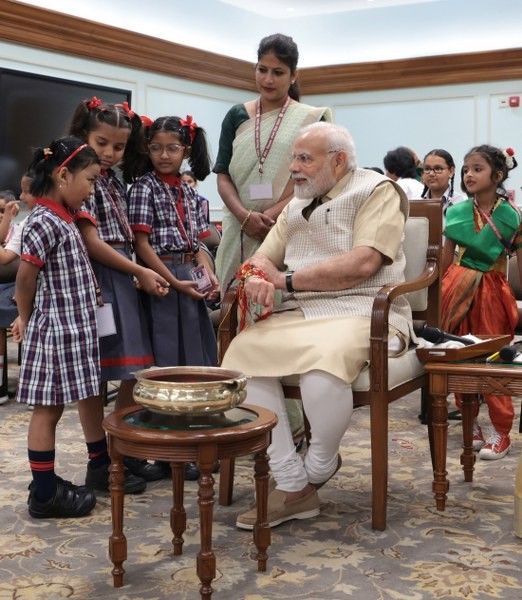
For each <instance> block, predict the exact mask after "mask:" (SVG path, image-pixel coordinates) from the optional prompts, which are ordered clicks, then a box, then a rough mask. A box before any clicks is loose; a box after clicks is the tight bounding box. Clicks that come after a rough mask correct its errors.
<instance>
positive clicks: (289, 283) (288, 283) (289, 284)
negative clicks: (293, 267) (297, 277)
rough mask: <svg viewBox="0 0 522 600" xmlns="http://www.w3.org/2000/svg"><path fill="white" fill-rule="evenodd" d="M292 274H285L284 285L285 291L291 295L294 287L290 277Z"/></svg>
mask: <svg viewBox="0 0 522 600" xmlns="http://www.w3.org/2000/svg"><path fill="white" fill-rule="evenodd" d="M293 274H294V272H293V271H287V272H286V273H285V283H286V289H287V290H288V291H289V292H290V293H291V294H292V293H293V292H295V290H294V286H293V285H292V275H293Z"/></svg>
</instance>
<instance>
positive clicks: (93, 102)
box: [87, 96, 103, 110]
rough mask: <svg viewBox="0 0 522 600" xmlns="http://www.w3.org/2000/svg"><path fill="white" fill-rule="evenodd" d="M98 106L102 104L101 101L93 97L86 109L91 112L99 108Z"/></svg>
mask: <svg viewBox="0 0 522 600" xmlns="http://www.w3.org/2000/svg"><path fill="white" fill-rule="evenodd" d="M100 104H103V100H100V99H99V98H96V96H93V97H92V98H91V101H90V102H89V104H87V108H88V109H89V110H92V109H93V108H96V107H98V106H100Z"/></svg>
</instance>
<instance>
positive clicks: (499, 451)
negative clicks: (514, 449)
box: [479, 430, 511, 460]
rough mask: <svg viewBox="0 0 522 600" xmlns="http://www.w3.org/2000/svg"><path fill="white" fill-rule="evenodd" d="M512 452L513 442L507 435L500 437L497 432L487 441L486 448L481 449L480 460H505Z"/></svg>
mask: <svg viewBox="0 0 522 600" xmlns="http://www.w3.org/2000/svg"><path fill="white" fill-rule="evenodd" d="M510 450H511V440H510V439H509V436H507V435H505V436H504V435H500V433H497V432H496V431H495V430H493V432H492V433H491V435H490V436H489V437H488V439H487V440H486V444H485V446H483V447H482V448H481V449H480V452H479V458H481V459H482V460H498V459H499V458H504V456H506V454H507V453H508V452H509V451H510Z"/></svg>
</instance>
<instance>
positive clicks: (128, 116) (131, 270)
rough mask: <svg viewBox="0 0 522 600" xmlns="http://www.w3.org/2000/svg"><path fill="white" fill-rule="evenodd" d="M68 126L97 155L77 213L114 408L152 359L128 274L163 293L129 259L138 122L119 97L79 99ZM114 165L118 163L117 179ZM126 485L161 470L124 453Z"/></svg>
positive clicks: (104, 463)
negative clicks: (100, 312) (99, 302)
mask: <svg viewBox="0 0 522 600" xmlns="http://www.w3.org/2000/svg"><path fill="white" fill-rule="evenodd" d="M70 133H71V134H72V135H76V136H77V137H79V138H81V139H82V140H84V142H86V143H88V144H89V145H90V146H91V147H92V148H94V150H95V151H96V153H97V154H98V156H99V158H100V161H101V168H102V171H101V175H100V177H98V179H97V180H96V183H95V187H94V193H93V194H92V195H91V196H90V197H89V198H88V199H87V200H86V201H85V203H84V205H83V207H82V209H81V210H80V211H79V212H78V214H77V215H76V221H77V223H78V227H79V229H80V232H81V234H82V237H83V239H84V241H85V245H86V247H87V251H88V253H89V257H90V259H91V262H92V266H93V270H94V272H95V274H96V278H97V280H98V282H99V284H100V287H101V293H102V297H103V301H104V304H105V306H106V307H107V308H105V307H104V314H105V315H108V318H107V322H108V323H109V324H110V325H111V327H112V330H113V331H114V330H115V333H112V334H110V335H105V336H103V337H100V340H99V344H100V354H101V367H102V372H101V379H102V382H103V383H107V382H109V381H120V382H121V383H120V386H119V390H118V395H117V397H116V409H121V408H124V407H126V406H130V405H132V404H133V398H132V390H133V388H134V384H135V379H134V373H135V372H136V371H138V370H140V369H144V368H146V367H149V366H151V365H152V364H153V363H154V358H153V355H152V351H151V348H150V342H149V338H148V333H147V326H146V321H145V317H144V314H143V307H142V304H141V301H140V297H139V293H138V290H137V289H136V283H135V279H136V280H137V282H138V285H139V286H140V287H141V288H142V289H144V290H145V291H147V292H148V293H150V294H153V295H161V294H164V293H166V292H167V288H168V283H167V281H166V280H165V279H164V278H163V277H161V276H160V275H158V274H157V273H156V272H154V271H152V270H151V269H147V268H145V267H143V266H142V265H138V264H136V262H135V261H134V260H133V245H134V236H133V233H132V229H131V227H130V224H129V221H128V216H127V191H126V186H125V184H124V182H125V183H131V182H132V181H133V180H134V179H135V178H136V176H137V170H138V167H139V164H140V157H141V152H143V126H142V122H141V118H140V117H139V115H137V114H136V113H134V112H133V111H132V110H131V109H130V108H129V106H128V104H127V103H126V102H123V103H122V104H113V103H105V102H103V101H102V100H100V99H99V98H96V97H94V98H91V99H90V100H84V101H83V102H81V103H80V104H79V105H78V107H77V108H76V111H75V113H74V115H73V117H72V121H71V126H70ZM114 167H118V168H119V169H121V172H122V175H123V180H124V182H122V181H121V180H120V179H119V178H118V176H117V174H116V172H115V171H114ZM103 405H104V398H103V396H102V395H101V394H100V396H99V397H98V399H97V401H96V404H95V405H93V406H92V407H91V408H90V410H96V411H97V413H98V416H99V419H98V427H97V429H96V430H93V431H92V432H91V433H90V436H89V437H90V439H94V440H95V441H94V442H92V443H91V444H88V452H89V457H90V459H91V460H90V461H89V465H88V468H87V478H86V483H87V485H89V486H90V487H92V488H94V489H98V490H102V491H103V490H107V489H108V487H109V471H108V466H109V463H110V460H109V456H108V453H107V441H106V437H105V432H104V430H103V428H102V426H101V422H102V420H103ZM124 462H125V465H126V467H127V468H128V469H129V471H130V472H129V471H128V472H127V473H126V479H125V491H126V492H128V493H132V492H139V491H142V490H144V489H145V486H146V483H145V480H148V481H152V480H154V479H160V478H161V477H162V476H163V472H162V470H161V469H157V468H155V467H154V465H153V464H150V463H148V462H147V461H138V460H135V459H130V458H125V460H124Z"/></svg>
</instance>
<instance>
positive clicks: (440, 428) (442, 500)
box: [432, 392, 449, 510]
mask: <svg viewBox="0 0 522 600" xmlns="http://www.w3.org/2000/svg"><path fill="white" fill-rule="evenodd" d="M432 427H433V446H434V448H433V465H434V466H433V477H434V479H433V492H434V493H435V502H436V503H437V510H444V508H445V507H446V498H447V491H448V489H449V481H448V478H447V475H448V472H447V470H446V453H447V448H448V402H447V400H446V395H439V394H435V393H434V392H432Z"/></svg>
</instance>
